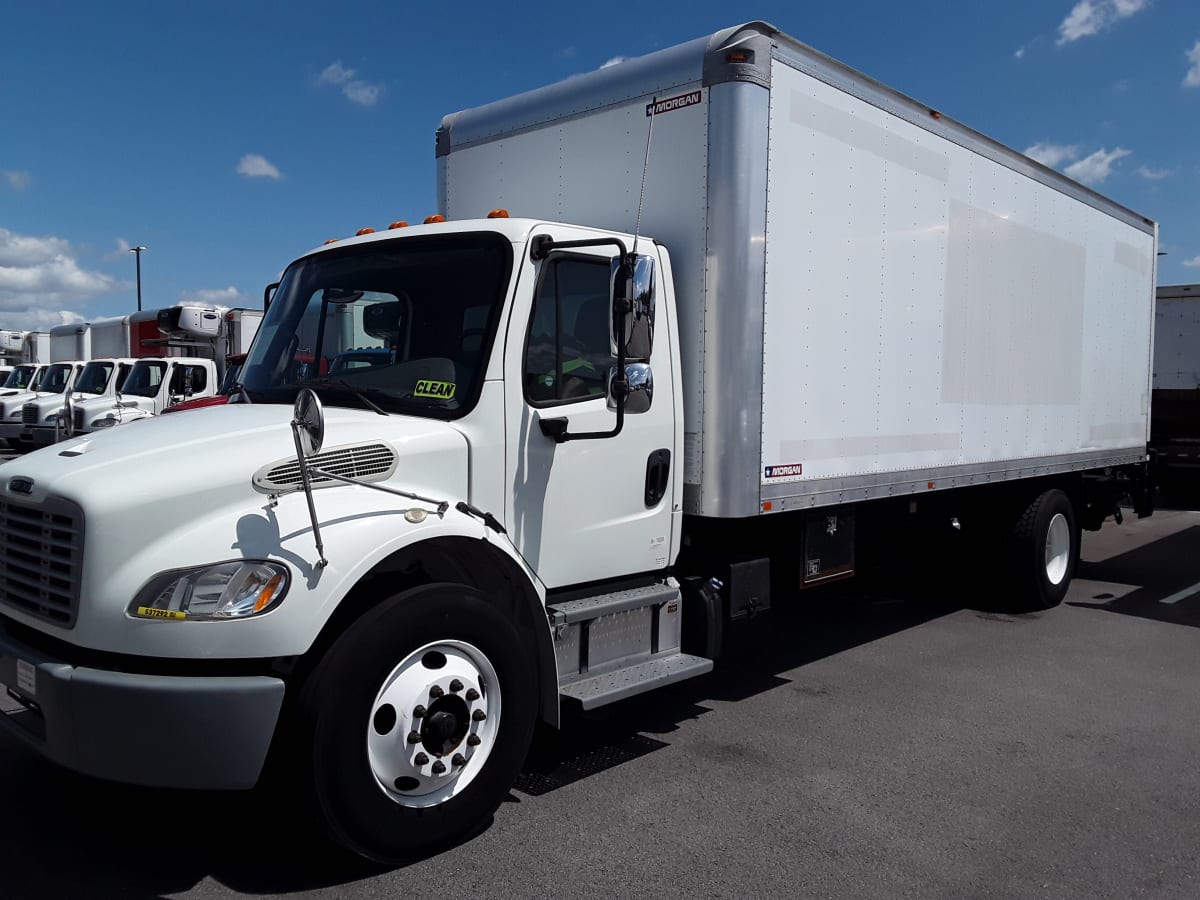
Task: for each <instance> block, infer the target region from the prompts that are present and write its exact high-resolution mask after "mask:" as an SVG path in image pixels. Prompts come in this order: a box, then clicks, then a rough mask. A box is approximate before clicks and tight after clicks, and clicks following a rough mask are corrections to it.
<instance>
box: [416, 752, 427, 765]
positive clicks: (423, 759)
mask: <svg viewBox="0 0 1200 900" xmlns="http://www.w3.org/2000/svg"><path fill="white" fill-rule="evenodd" d="M413 762H414V763H416V764H417V765H418V766H427V765H429V757H428V756H426V755H425V754H424V753H418V754H417V755H416V756H414V757H413Z"/></svg>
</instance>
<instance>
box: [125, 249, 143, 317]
mask: <svg viewBox="0 0 1200 900" xmlns="http://www.w3.org/2000/svg"><path fill="white" fill-rule="evenodd" d="M145 249H146V248H145V247H130V248H129V252H130V253H132V254H133V255H134V256H136V257H137V286H138V312H141V311H142V251H143V250H145Z"/></svg>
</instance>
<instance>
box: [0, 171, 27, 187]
mask: <svg viewBox="0 0 1200 900" xmlns="http://www.w3.org/2000/svg"><path fill="white" fill-rule="evenodd" d="M0 176H3V178H4V180H5V181H7V182H8V186H9V187H10V188H12V189H13V190H14V191H27V190H29V187H30V185H32V184H33V176H32V175H30V174H29V173H28V172H22V171H19V170H17V169H7V170H5V171H3V172H0Z"/></svg>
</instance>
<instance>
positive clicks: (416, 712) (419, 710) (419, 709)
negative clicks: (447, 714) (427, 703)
mask: <svg viewBox="0 0 1200 900" xmlns="http://www.w3.org/2000/svg"><path fill="white" fill-rule="evenodd" d="M413 718H414V719H423V718H425V707H423V706H422V705H421V704H420V703H418V704H417V705H416V707H414V709H413Z"/></svg>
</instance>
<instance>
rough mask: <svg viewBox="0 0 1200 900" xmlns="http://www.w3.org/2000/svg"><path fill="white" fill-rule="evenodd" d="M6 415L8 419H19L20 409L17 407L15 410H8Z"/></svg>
mask: <svg viewBox="0 0 1200 900" xmlns="http://www.w3.org/2000/svg"><path fill="white" fill-rule="evenodd" d="M8 417H9V418H10V419H19V418H21V411H20V410H19V409H18V410H17V411H16V412H10V413H9V414H8Z"/></svg>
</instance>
